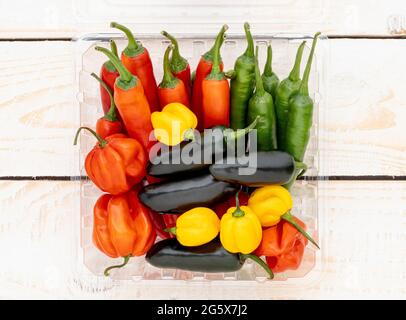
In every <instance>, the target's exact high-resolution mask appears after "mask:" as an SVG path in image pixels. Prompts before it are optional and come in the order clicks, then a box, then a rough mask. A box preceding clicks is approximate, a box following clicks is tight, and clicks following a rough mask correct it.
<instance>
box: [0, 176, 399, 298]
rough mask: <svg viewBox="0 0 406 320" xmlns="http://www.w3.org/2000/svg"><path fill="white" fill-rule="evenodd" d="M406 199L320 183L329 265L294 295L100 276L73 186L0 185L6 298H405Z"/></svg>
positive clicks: (0, 271)
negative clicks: (85, 247) (80, 253)
mask: <svg viewBox="0 0 406 320" xmlns="http://www.w3.org/2000/svg"><path fill="white" fill-rule="evenodd" d="M405 191H406V182H372V183H371V182H321V183H320V196H321V197H322V206H323V208H324V210H323V212H321V214H322V215H323V218H324V219H326V221H325V222H326V224H325V227H326V228H325V236H326V237H327V239H325V240H326V242H325V243H326V244H327V245H326V247H324V248H323V250H326V251H327V252H326V253H327V254H326V256H327V258H326V261H325V263H326V264H325V267H324V268H323V270H322V271H321V272H322V274H321V277H320V280H319V281H317V282H315V283H314V284H311V285H306V286H304V287H301V288H300V289H289V287H287V288H286V287H285V288H283V284H282V285H278V284H275V285H272V286H267V285H265V286H261V285H257V286H256V287H254V288H253V287H250V286H249V285H247V284H246V283H245V284H237V283H234V284H232V285H230V286H225V285H223V284H222V283H216V282H213V283H211V284H208V283H190V282H177V283H171V282H150V283H148V282H133V281H112V280H109V279H104V278H97V277H95V276H92V275H91V274H89V273H87V272H85V270H84V269H83V267H82V266H81V265H80V263H79V262H78V259H77V252H76V250H77V244H78V243H79V239H78V237H79V229H78V227H77V219H78V216H79V212H78V206H79V204H78V199H79V198H78V197H79V185H78V184H77V183H75V182H0V207H1V208H2V210H1V213H0V249H1V252H2V265H1V268H0V298H32V297H35V298H106V299H118V298H127V299H143V298H144V299H145V298H155V299H173V298H179V299H180V298H183V299H188V298H193V299H224V297H227V298H229V299H270V298H273V299H278V298H280V299H286V298H307V299H318V298H320V299H342V298H380V299H382V298H383V299H390V298H395V299H404V298H406V268H405V265H406V251H405V246H404V243H405V240H406V238H405V237H406V235H405V232H404V230H405V227H406V213H405V210H404V208H405V207H406V197H405V194H406V192H405ZM292 285H295V286H300V283H296V282H293V283H292ZM281 286H282V287H281ZM247 290H249V294H247Z"/></svg>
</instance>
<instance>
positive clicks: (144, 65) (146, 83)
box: [111, 22, 160, 113]
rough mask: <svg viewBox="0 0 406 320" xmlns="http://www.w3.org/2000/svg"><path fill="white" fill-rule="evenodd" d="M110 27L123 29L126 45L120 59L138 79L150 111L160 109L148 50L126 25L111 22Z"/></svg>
mask: <svg viewBox="0 0 406 320" xmlns="http://www.w3.org/2000/svg"><path fill="white" fill-rule="evenodd" d="M111 27H112V28H116V29H119V30H121V31H123V32H124V33H125V35H126V36H127V38H128V45H127V47H126V48H125V49H124V51H123V53H122V54H121V61H122V62H123V64H124V66H125V67H126V68H127V69H128V70H129V71H130V72H131V73H132V74H133V75H134V76H137V77H138V78H139V79H140V81H141V83H142V87H143V88H144V92H145V96H146V97H147V100H148V103H149V107H150V111H151V113H152V112H155V111H160V108H159V100H158V93H157V85H156V80H155V76H154V69H153V66H152V61H151V57H150V56H149V52H148V50H147V49H146V48H144V47H143V46H142V45H141V44H138V43H137V41H136V40H135V38H134V35H133V33H132V32H131V31H130V29H128V28H127V27H125V26H123V25H121V24H118V23H116V22H112V23H111Z"/></svg>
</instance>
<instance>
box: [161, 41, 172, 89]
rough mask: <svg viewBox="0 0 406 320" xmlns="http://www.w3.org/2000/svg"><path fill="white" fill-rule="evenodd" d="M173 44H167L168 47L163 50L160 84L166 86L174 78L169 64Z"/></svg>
mask: <svg viewBox="0 0 406 320" xmlns="http://www.w3.org/2000/svg"><path fill="white" fill-rule="evenodd" d="M172 49H173V46H172V45H169V46H168V48H166V50H165V54H164V77H163V79H162V83H161V86H162V87H164V88H166V87H168V86H170V85H171V83H172V82H173V81H174V80H175V79H176V78H175V77H174V76H173V74H172V71H171V68H170V66H169V54H170V52H171V51H172Z"/></svg>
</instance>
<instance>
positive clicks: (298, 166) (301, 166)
mask: <svg viewBox="0 0 406 320" xmlns="http://www.w3.org/2000/svg"><path fill="white" fill-rule="evenodd" d="M295 167H296V170H301V171H300V173H299V174H298V176H297V177H296V179H298V178H300V177H302V176H303V175H304V174H305V173H306V171H307V169H308V167H307V164H306V163H303V162H298V161H295Z"/></svg>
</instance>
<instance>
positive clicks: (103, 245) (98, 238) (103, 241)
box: [93, 191, 156, 276]
mask: <svg viewBox="0 0 406 320" xmlns="http://www.w3.org/2000/svg"><path fill="white" fill-rule="evenodd" d="M155 239H156V232H155V229H154V226H153V225H152V222H151V218H150V216H149V213H148V209H147V208H145V207H144V206H143V205H142V203H141V202H140V201H139V200H138V196H137V193H136V192H135V191H130V192H128V193H124V194H120V195H117V196H112V195H110V194H105V195H103V196H101V197H100V198H99V199H98V200H97V202H96V204H95V206H94V223H93V243H94V244H95V246H96V247H97V248H98V249H99V250H100V251H102V252H103V253H104V254H106V255H108V256H109V257H112V258H118V257H123V258H124V264H122V265H119V266H113V267H109V268H107V269H106V270H105V271H104V274H105V276H108V275H109V272H110V271H111V270H112V269H116V268H121V267H124V266H125V265H126V264H127V263H128V261H129V259H130V258H131V257H136V256H142V255H144V254H146V253H147V252H148V250H149V249H150V248H151V247H152V245H153V244H154V242H155Z"/></svg>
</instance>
